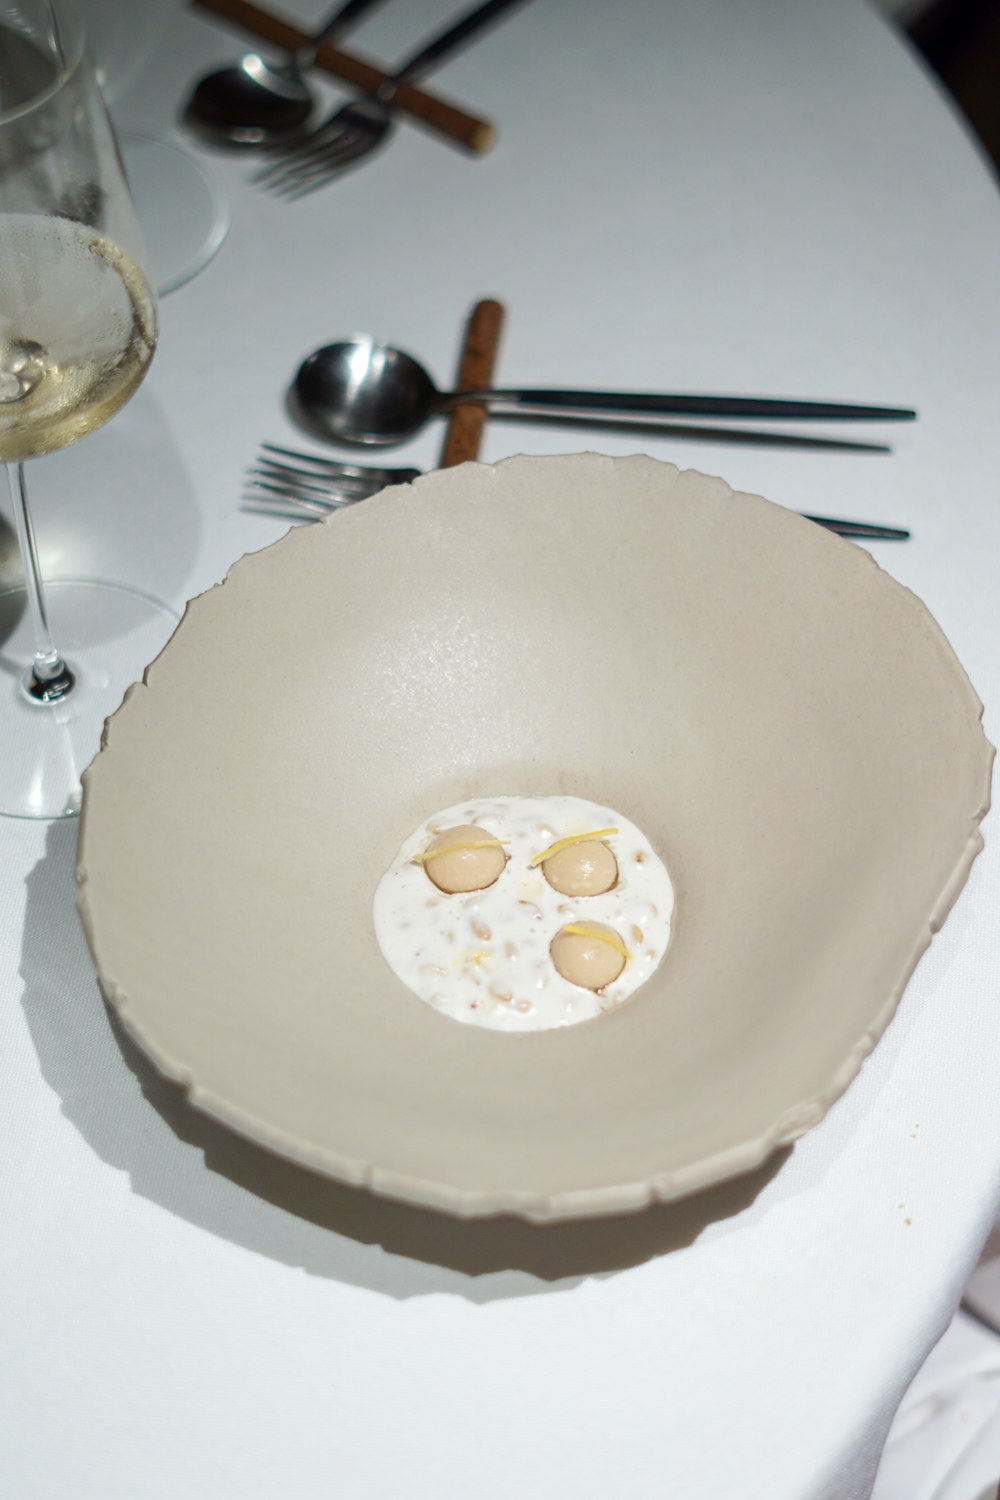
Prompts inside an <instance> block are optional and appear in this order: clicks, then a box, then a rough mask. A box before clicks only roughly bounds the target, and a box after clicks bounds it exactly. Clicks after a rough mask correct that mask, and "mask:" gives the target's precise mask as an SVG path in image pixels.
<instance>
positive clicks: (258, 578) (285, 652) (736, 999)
mask: <svg viewBox="0 0 1000 1500" xmlns="http://www.w3.org/2000/svg"><path fill="white" fill-rule="evenodd" d="M980 715H981V707H980V704H979V702H978V700H977V698H976V695H975V694H974V692H973V691H972V688H971V687H970V685H969V682H968V680H967V678H966V677H965V674H964V673H963V671H962V669H961V667H960V666H959V664H958V662H957V661H956V659H955V656H954V654H953V653H952V650H951V648H950V646H949V645H948V642H947V641H946V640H945V638H944V636H943V635H942V633H941V631H940V630H939V628H938V626H937V625H936V624H935V622H934V620H933V619H932V618H931V617H930V615H929V614H928V613H927V611H926V609H925V608H924V607H923V605H922V604H921V603H920V601H919V600H918V599H916V598H915V597H914V596H913V595H912V594H911V593H909V592H907V590H906V589H904V588H901V587H900V586H899V585H898V584H896V583H894V582H893V581H892V579H891V578H889V577H888V576H887V575H886V574H885V573H883V572H881V571H880V570H879V569H878V567H876V565H875V564H874V562H873V561H872V559H871V558H870V557H869V556H868V554H867V553H865V552H863V551H861V550H860V549H859V548H857V547H855V546H853V545H851V544H849V543H847V542H844V541H841V540H839V539H837V538H836V537H833V536H831V535H829V534H827V533H826V532H824V531H822V530H821V529H820V528H819V527H817V526H813V525H811V524H809V523H808V522H806V521H803V520H800V519H799V518H797V517H796V516H793V515H791V514H789V513H788V512H787V511H784V510H782V509H779V508H778V507H776V506H773V505H770V504H769V503H768V502H767V501H764V500H761V499H758V498H755V497H753V496H748V495H740V494H734V493H733V492H732V491H731V490H730V489H729V488H728V487H727V486H726V485H725V484H724V483H723V482H722V481H721V480H718V479H709V478H706V477H704V476H703V475H700V474H696V473H679V472H678V471H677V470H676V469H675V468H674V467H673V466H671V465H669V464H662V463H656V462H654V461H652V460H650V459H647V458H641V457H636V458H627V459H609V458H602V457H599V456H595V455H588V454H583V455H575V456H572V457H561V458H518V459H511V460H509V461H507V462H505V463H501V464H498V465H496V467H485V466H479V465H466V466H464V467H462V468H459V469H455V470H450V471H447V472H442V473H435V474H431V475H429V476H427V477H426V478H424V479H420V480H418V481H417V482H416V484H415V485H413V486H405V487H398V488H395V489H391V490H388V491H386V492H385V493H384V494H382V495H381V496H379V497H378V498H376V499H375V500H372V501H369V502H367V503H366V504H365V505H362V506H359V507H357V508H356V509H353V510H349V511H346V512H343V513H341V514H339V515H337V516H336V517H334V518H333V519H331V520H330V521H329V523H327V524H321V525H316V526H312V527H308V528H303V529H301V530H297V531H294V532H292V533H291V534H290V535H288V536H287V537H285V538H284V539H283V540H282V541H280V542H278V543H277V544H276V545H275V546H273V547H270V548H268V549H267V550H266V551H264V552H261V553H257V554H255V555H253V556H250V557H247V558H244V559H243V561H242V562H240V563H238V564H237V566H236V567H234V568H233V570H232V573H231V574H230V576H229V578H228V579H227V581H226V583H225V584H224V585H222V586H221V587H218V588H214V589H212V590H210V591H209V592H208V593H207V594H204V595H203V596H202V597H201V598H199V599H197V600H195V601H194V602H193V603H192V604H191V606H190V607H189V609H188V611H187V614H186V616H185V618H184V620H183V622H182V624H181V625H180V627H179V628H178V630H177V632H176V634H175V636H174V638H173V639H172V641H171V642H170V644H169V645H168V647H167V648H166V650H165V651H164V652H163V654H162V655H161V656H160V658H159V659H158V660H157V661H156V662H155V663H154V664H153V665H152V667H151V668H150V669H149V671H148V673H147V675H146V681H145V683H144V684H141V685H137V686H135V687H134V688H132V689H131V690H130V692H129V693H128V694H127V696H126V699H125V702H124V704H123V706H122V707H121V709H119V711H118V713H117V714H115V715H114V717H113V718H112V719H111V720H110V721H109V725H108V730H107V735H106V742H105V744H104V747H103V749H102V751H101V753H100V755H99V756H98V757H97V759H96V760H95V762H94V764H93V765H92V766H91V767H90V769H89V771H88V772H87V774H86V777H85V798H84V812H83V823H82V829H81V838H80V869H79V879H80V908H81V912H82V915H83V920H84V923H85V926H86V930H87V935H88V939H89V942H90V946H91V950H92V952H93V956H94V960H95V963H96V965H97V969H98V973H99V975H100V980H101V985H102V988H103V991H104V994H105V995H106V997H107V999H108V1001H109V1002H110V1003H111V1005H112V1006H113V1007H114V1008H115V1009H116V1010H117V1011H118V1012H119V1013H120V1015H121V1018H122V1020H123V1022H124V1024H125V1026H126V1027H127V1028H128V1030H129V1032H130V1033H131V1034H132V1036H133V1037H134V1038H135V1039H136V1041H137V1042H138V1043H139V1045H140V1046H141V1047H142V1048H143V1049H144V1050H145V1052H146V1053H147V1054H148V1055H149V1056H150V1057H151V1058H152V1059H153V1061H154V1062H155V1063H156V1064H157V1066H158V1067H159V1068H161V1069H162V1070H163V1072H164V1073H166V1074H168V1075H169V1076H170V1077H171V1078H174V1079H176V1080H178V1081H179V1082H180V1083H182V1084H183V1085H184V1086H185V1087H186V1088H187V1089H188V1090H189V1093H190V1098H191V1102H192V1104H193V1105H195V1106H196V1108H198V1109H200V1110H204V1111H205V1112H206V1113H207V1114H210V1115H212V1116H213V1117H215V1118H216V1119H219V1120H222V1121H224V1122H225V1123H226V1124H228V1125H230V1126H232V1127H233V1128H234V1129H236V1130H238V1131H241V1132H243V1133H244V1134H246V1135H248V1136H250V1137H252V1138H253V1139H254V1140H255V1141H258V1142H260V1143H262V1144H263V1145H265V1146H268V1147H270V1148H272V1149H273V1150H275V1151H277V1152H281V1153H284V1154H285V1155H287V1156H289V1157H292V1158H294V1159H295V1160H296V1161H298V1162H301V1163H305V1164H307V1165H309V1166H312V1167H314V1168H316V1169H318V1170H319V1171H321V1172H325V1173H328V1174H329V1175H331V1176H332V1177H336V1178H341V1179H343V1180H345V1181H347V1182H351V1183H356V1184H365V1185H368V1186H370V1187H371V1188H372V1189H374V1190H375V1191H376V1192H379V1193H384V1194H388V1195H391V1196H395V1197H399V1198H405V1199H410V1200H414V1201H416V1202H419V1203H422V1204H428V1205H431V1206H434V1207H436V1208H440V1209H445V1210H448V1211H450V1212H454V1213H458V1214H478V1213H493V1212H499V1211H510V1212H514V1213H518V1214H523V1215H525V1216H529V1217H533V1218H538V1219H557V1218H562V1217H569V1216H574V1215H587V1214H598V1213H605V1212H618V1211H621V1210H625V1209H631V1208H640V1207H641V1206H643V1205H644V1204H647V1203H649V1202H650V1201H651V1200H653V1199H670V1198H675V1197H679V1196H681V1195H683V1194H687V1193H690V1192H692V1191H694V1190H695V1189H699V1188H703V1187H706V1186H707V1185H709V1184H711V1183H714V1182H717V1181H719V1180H720V1179H723V1178H725V1177H729V1176H732V1175H735V1174H737V1173H741V1172H745V1171H747V1170H749V1169H751V1168H753V1167H754V1166H756V1165H757V1164H759V1163H760V1162H762V1161H763V1160H764V1158H766V1157H767V1156H768V1155H769V1154H770V1153H771V1152H772V1151H774V1149H775V1148H776V1147H777V1146H779V1145H781V1144H783V1143H787V1142H789V1141H791V1140H793V1139H795V1138H796V1137H797V1136H799V1135H801V1134H802V1132H803V1131H805V1130H806V1129H807V1128H808V1127H809V1126H811V1125H813V1124H815V1123H816V1122H817V1121H818V1120H819V1119H820V1118H821V1117H822V1115H823V1113H824V1111H825V1110H826V1109H827V1108H828V1106H829V1105H830V1103H831V1102H832V1101H833V1100H834V1099H836V1098H837V1096H838V1095H839V1094H840V1093H841V1092H842V1091H843V1090H844V1089H845V1088H846V1087H847V1085H848V1083H849V1082H850V1080H851V1079H852V1078H853V1077H854V1075H855V1074H856V1073H857V1071H858V1068H859V1067H860V1065H861V1062H862V1060H863V1059H864V1058H865V1057H866V1056H867V1055H868V1053H869V1052H870V1051H871V1050H872V1048H873V1047H874V1045H875V1042H876V1040H877V1039H878V1037H879V1036H880V1034H881V1033H882V1031H883V1029H884V1028H885V1026H886V1025H887V1023H888V1021H889V1018H890V1017H891V1015H892V1012H893V1009H894V1007H895V1005H896V1002H897V1000H898V998H899V995H900V993H901V991H902V989H903V986H904V985H905V983H906V980H907V978H908V976H909V975H910V973H911V972H912V970H913V967H914V964H915V963H916V962H917V959H918V958H919V956H920V954H921V953H922V952H923V951H924V949H925V948H926V947H927V944H928V942H929V941H930V937H931V934H932V932H933V931H934V930H935V929H936V927H937V926H938V925H939V924H940V922H941V921H942V919H943V917H944V915H945V913H946V912H947V911H948V909H949V907H950V906H951V904H952V902H953V901H954V899H955V897H956V895H957V893H958V891H959V890H960V888H961V886H962V884H963V882H964V880H965V878H966V875H967V873H968V870H969V867H970V865H971V863H972V860H973V859H974V858H975V855H976V853H977V852H978V850H979V849H980V847H981V839H980V834H979V827H978V825H979V821H980V818H981V817H982V814H983V812H984V811H985V808H986V806H987V804H988V798H989V780H990V767H991V762H992V750H991V748H990V746H989V745H988V744H987V742H986V740H985V738H984V736H983V733H982V729H981V727H980ZM549 792H569V793H575V794H578V795H580V796H583V797H587V798H590V799H592V800H594V801H597V802H601V803H604V804H607V805H609V806H611V807H614V808H617V809H619V810H620V811H621V812H622V813H623V814H625V816H627V817H629V818H631V819H633V820H634V821H635V822H636V823H637V824H638V825H639V827H640V828H641V829H643V831H644V832H645V833H646V834H647V835H648V836H649V837H650V838H651V839H652V841H653V843H654V845H655V846H656V847H657V848H658V849H659V851H660V853H661V854H662V855H663V857H664V858H665V859H666V861H667V863H668V866H669V868H670V870H671V873H672V875H673V877H674V881H675V885H676V892H677V909H676V923H675V929H674V936H673V940H672V944H671V948H670V952H669V954H668V956H667V959H666V961H665V963H664V964H663V966H662V967H661V969H660V970H659V971H658V973H657V974H656V975H655V976H654V977H653V979H652V980H650V982H649V983H648V984H647V985H646V986H645V987H644V988H643V989H642V990H641V991H640V992H639V993H638V994H637V995H636V997H635V998H634V999H633V1000H631V1001H630V1002H629V1003H628V1004H627V1005H625V1006H624V1007H623V1008H622V1009H621V1010H620V1011H619V1012H617V1013H613V1014H611V1015H609V1016H606V1017H603V1018H600V1019H598V1020H595V1021H593V1022H588V1023H585V1024H583V1025H580V1026H575V1027H571V1028H568V1029H565V1030H559V1031H548V1032H541V1033H535V1034H532V1035H528V1036H510V1035H506V1034H503V1033H499V1032H493V1031H483V1030H479V1029H476V1028H474V1027H470V1026H464V1025H460V1024H458V1023H456V1022H455V1021H452V1020H450V1019H448V1018H447V1017H445V1016H442V1015H440V1014H438V1013H436V1012H435V1011H433V1010H431V1009H430V1008H429V1007H428V1006H426V1005H424V1004H422V1003H421V1002H420V1001H419V1000H417V999H416V998H415V997H414V996H413V995H412V994H411V993H410V992H409V991H408V990H407V989H405V988H404V987H403V986H402V985H401V984H400V983H399V981H398V980H397V979H396V978H395V976H394V975H393V973H392V972H391V971H390V969H389V967H388V965H387V964H386V962H385V961H384V959H383V958H382V956H381V953H380V952H379V949H378V947H377V945H376V942H375V938H374V934H373V930H372V921H371V904H372V896H373V892H374V890H375V886H376V884H377V882H378V880H379V878H380V876H381V875H382V873H383V871H384V870H385V869H386V867H387V865H388V864H389V862H390V860H391V859H392V857H393V855H394V854H395V852H396V849H397V848H398V846H399V844H400V841H401V840H402V839H403V837H404V836H405V835H406V834H408V833H409V832H410V831H411V830H412V829H413V828H414V827H416V826H417V825H418V824H419V823H420V821H421V820H422V819H423V818H424V817H426V816H427V815H428V814H430V813H431V812H433V811H435V810H436V809H438V808H442V807H445V806H447V805H448V804H450V803H453V802H457V801H459V800H460V799H463V798H468V797H473V796H489V795H493V794H498V793H499V794H505V793H549Z"/></svg>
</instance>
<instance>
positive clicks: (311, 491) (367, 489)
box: [243, 443, 421, 520]
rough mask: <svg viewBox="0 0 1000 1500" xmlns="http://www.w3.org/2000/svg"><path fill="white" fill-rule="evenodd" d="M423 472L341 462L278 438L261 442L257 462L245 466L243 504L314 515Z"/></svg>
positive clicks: (296, 515) (279, 512) (273, 512)
mask: <svg viewBox="0 0 1000 1500" xmlns="http://www.w3.org/2000/svg"><path fill="white" fill-rule="evenodd" d="M420 472H421V471H420V470H419V469H406V468H381V467H378V466H375V465H372V464H351V463H341V462H339V461H338V460H336V459H327V458H321V457H318V456H317V455H315V454H312V453H299V452H297V451H296V450H295V449H294V448H282V447H281V446H280V445H279V444H277V443H262V444H261V449H260V453H259V454H258V456H257V461H256V463H254V464H253V466H252V467H251V468H250V469H249V470H248V471H247V476H246V483H245V486H244V493H243V503H244V506H245V507H246V508H247V509H248V510H259V511H266V512H267V513H269V514H271V515H282V516H286V517H294V518H295V519H298V520H303V519H305V518H306V517H308V518H309V519H312V520H315V519H316V517H317V516H324V515H326V514H327V513H328V512H329V511H331V510H339V509H340V508H341V507H342V506H345V505H356V504H357V502H358V501H359V500H367V499H368V497H369V496H370V495H375V494H377V493H378V491H379V490H384V489H385V488H386V487H387V486H388V485H390V484H409V483H411V482H412V481H413V480H414V479H417V478H419V476H420Z"/></svg>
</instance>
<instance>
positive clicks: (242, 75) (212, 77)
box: [184, 0, 380, 146]
mask: <svg viewBox="0 0 1000 1500" xmlns="http://www.w3.org/2000/svg"><path fill="white" fill-rule="evenodd" d="M379 3H380V0H347V3H346V4H341V5H338V6H337V8H336V9H335V10H334V11H331V12H330V14H329V15H327V16H326V17H324V19H323V20H322V21H321V22H320V24H319V26H318V28H317V29H316V31H314V32H313V33H312V35H311V36H310V37H309V39H308V41H305V42H303V44H302V46H301V47H299V48H298V49H297V50H296V51H295V52H293V53H291V54H290V56H289V58H288V60H287V62H284V63H280V64H278V63H268V62H265V61H264V59H263V58H262V57H261V56H260V55H259V54H258V53H256V52H248V53H246V54H245V55H244V56H243V57H241V58H240V60H239V62H237V63H232V64H231V65H230V66H229V67H228V68H220V69H219V70H218V71H217V72H214V73H207V74H206V75H205V77H204V78H201V79H199V81H198V83H197V84H196V85H195V87H194V90H193V92H192V94H191V97H190V99H189V100H188V103H187V106H186V108H185V112H184V117H185V119H186V121H187V123H188V124H189V125H192V126H193V127H194V128H195V129H196V130H199V131H200V132H201V133H202V134H203V135H207V136H210V137H211V138H212V139H213V140H217V141H226V142H228V143H229V144H230V145H237V146H266V145H269V144H270V143H271V142H273V141H277V140H280V139H282V138H283V137H285V136H288V135H291V134H293V133H294V132H295V131H296V130H299V129H301V127H302V126H303V125H304V124H305V123H306V120H308V118H309V116H310V114H311V113H312V108H313V104H314V103H315V97H314V95H313V93H312V90H311V89H310V88H309V87H308V86H307V84H306V82H305V79H304V77H303V75H304V74H305V73H307V72H308V70H309V69H310V68H311V67H312V65H313V63H314V62H315V61H316V59H317V57H318V56H319V54H320V51H321V49H322V47H323V45H324V43H325V42H328V41H330V40H331V39H332V38H333V37H334V36H336V35H338V34H339V33H340V32H341V31H343V30H345V29H346V27H347V26H348V25H349V24H350V22H351V21H354V20H356V19H357V18H358V17H359V16H360V15H361V14H362V12H363V11H366V10H368V9H369V8H370V7H371V6H373V5H376V4H379Z"/></svg>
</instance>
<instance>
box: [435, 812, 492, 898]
mask: <svg viewBox="0 0 1000 1500" xmlns="http://www.w3.org/2000/svg"><path fill="white" fill-rule="evenodd" d="M491 839H494V835H493V834H492V833H490V831H489V829H488V828H479V827H477V825H476V824H475V823H461V824H460V825H459V826H458V827H457V828H446V829H445V830H444V832H443V833H439V834H437V835H436V836H435V837H434V838H433V839H431V841H430V843H429V844H428V845H427V848H426V849H425V850H424V856H423V865H424V869H425V870H426V871H427V875H428V877H429V879H431V880H432V881H433V882H434V884H435V885H436V886H437V888H438V890H439V891H446V892H447V893H448V895H449V896H454V895H458V894H461V893H462V892H464V891H481V890H484V889H485V888H486V886H488V885H493V883H494V882H495V881H496V880H498V879H499V878H500V875H501V873H502V871H503V867H504V865H505V864H506V863H507V856H506V855H505V854H504V852H503V849H502V848H501V847H500V845H499V844H497V843H496V841H495V840H494V842H492V843H488V846H487V847H486V848H476V847H475V846H476V845H477V844H479V845H482V844H483V843H484V841H489V840H491ZM438 849H439V850H440V851H441V853H440V854H435V850H438Z"/></svg>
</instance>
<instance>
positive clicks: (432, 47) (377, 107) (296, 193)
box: [253, 0, 525, 199]
mask: <svg viewBox="0 0 1000 1500" xmlns="http://www.w3.org/2000/svg"><path fill="white" fill-rule="evenodd" d="M524 3H525V0H485V3H484V4H481V5H477V6H476V7H475V8H474V9H473V10H470V11H468V12H467V13H466V14H465V15H464V16H462V17H461V19H460V20H459V21H457V22H456V23H455V25H453V26H449V27H448V28H447V30H445V31H443V32H441V33H440V34H439V35H438V36H436V37H434V38H432V39H431V41H429V42H428V43H427V44H426V45H425V46H423V47H421V48H420V49H419V50H418V51H417V52H414V53H413V54H412V55H411V56H410V57H408V58H407V59H406V60H405V62H403V63H402V64H401V65H400V66H399V67H398V68H397V69H396V71H395V72H394V73H392V74H390V76H389V77H388V78H386V79H385V81H384V82H383V83H382V84H381V85H380V87H379V88H378V89H377V90H376V92H375V93H374V94H372V95H370V96H369V97H368V98H366V99H359V100H356V101H355V102H353V103H351V104H345V105H344V106H343V108H342V109H338V110H337V111H336V112H335V113H334V114H332V115H330V117H329V118H328V119H326V120H324V121H323V122H322V124H320V125H319V126H317V128H316V129H315V130H313V131H310V133H309V134H308V135H306V136H304V137H301V138H300V139H299V140H298V141H293V142H291V143H290V144H289V145H288V146H286V147H284V148H280V151H279V153H278V154H279V159H278V160H277V161H274V162H272V163H271V164H270V165H268V166H265V167H262V168H261V169H260V171H258V172H256V173H255V174H254V178H253V180H254V182H259V183H260V184H261V185H262V186H264V187H266V188H269V189H270V190H271V191H272V192H275V193H277V194H278V195H279V196H281V197H284V198H288V199H294V198H304V197H305V196H306V194H307V193H311V192H314V191H315V190H316V189H317V188H320V187H323V186H324V185H325V184H326V183H327V182H329V180H330V179H331V178H332V177H335V176H336V175H337V174H338V173H339V172H342V171H344V170H345V168H347V167H349V166H353V165H355V164H356V163H357V162H358V161H360V160H361V159H362V158H363V157H366V156H369V155H370V154H371V153H372V152H373V151H375V150H376V149H377V147H378V146H380V145H381V144H382V143H383V142H384V141H385V140H386V138H387V137H388V135H389V134H390V133H391V130H392V128H393V124H394V120H393V116H392V112H391V111H392V102H393V100H394V99H395V97H396V94H397V93H398V92H399V89H400V87H401V86H402V85H403V84H404V83H410V82H412V81H413V80H414V79H416V78H418V77H421V76H422V75H423V74H424V73H426V72H427V71H428V70H429V69H430V68H431V67H433V65H434V64H435V63H437V62H441V61H443V59H444V58H445V57H446V56H447V55H448V54H449V53H450V52H453V51H455V49H456V48H458V47H460V46H461V44H462V43H463V42H464V41H466V40H467V39H468V38H469V37H471V36H473V35H474V34H475V33H476V32H477V31H480V30H481V29H482V28H483V27H484V26H487V25H488V24H489V23H490V21H492V20H493V19H494V18H495V17H496V16H499V15H500V14H501V13H502V12H503V11H505V10H509V9H510V8H511V6H513V5H523V4H524Z"/></svg>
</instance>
